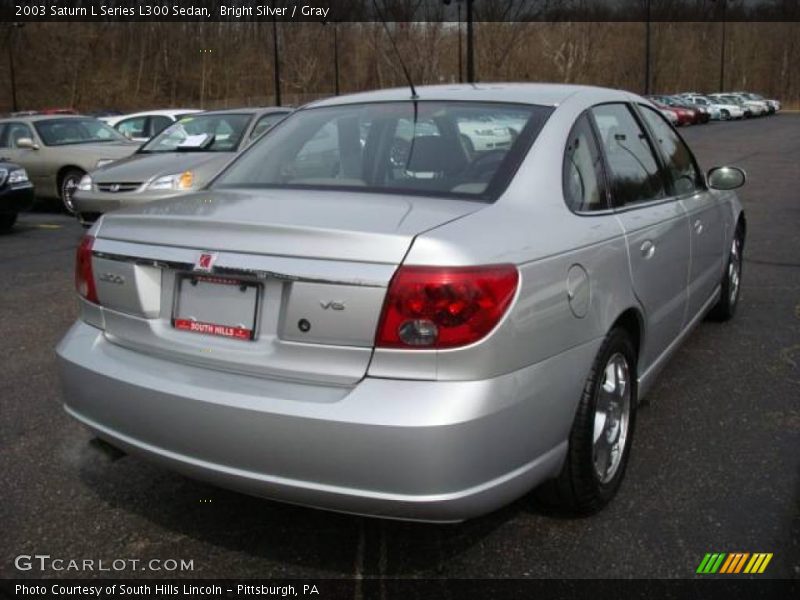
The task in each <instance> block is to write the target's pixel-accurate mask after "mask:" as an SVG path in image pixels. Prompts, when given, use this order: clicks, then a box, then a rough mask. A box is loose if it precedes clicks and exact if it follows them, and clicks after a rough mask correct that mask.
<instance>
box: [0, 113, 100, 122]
mask: <svg viewBox="0 0 800 600" xmlns="http://www.w3.org/2000/svg"><path fill="white" fill-rule="evenodd" d="M51 119H58V120H62V119H94V117H90V116H87V115H25V116H21V117H3V118H2V119H0V122H7V121H14V122H20V121H22V122H23V123H24V122H28V123H34V122H36V121H48V120H51Z"/></svg>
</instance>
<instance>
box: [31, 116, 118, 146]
mask: <svg viewBox="0 0 800 600" xmlns="http://www.w3.org/2000/svg"><path fill="white" fill-rule="evenodd" d="M34 126H35V127H36V131H38V132H39V137H40V138H42V141H43V142H44V144H45V146H66V145H68V144H88V143H97V142H126V141H128V140H127V138H126V137H125V136H123V135H122V134H120V133H118V132H117V131H116V130H114V129H113V128H111V127H109V126H108V125H106V124H105V123H103V122H102V121H98V120H97V119H47V120H45V121H36V122H34Z"/></svg>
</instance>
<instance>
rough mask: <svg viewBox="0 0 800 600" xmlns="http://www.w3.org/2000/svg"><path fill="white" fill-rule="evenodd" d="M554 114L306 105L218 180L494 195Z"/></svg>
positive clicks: (489, 107)
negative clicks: (310, 106)
mask: <svg viewBox="0 0 800 600" xmlns="http://www.w3.org/2000/svg"><path fill="white" fill-rule="evenodd" d="M551 112H552V109H551V108H548V107H543V106H534V105H519V104H504V103H478V102H441V101H417V102H413V101H410V100H409V101H404V102H381V103H369V104H351V105H343V106H330V107H321V108H311V109H305V110H300V111H297V112H295V113H294V114H292V115H291V116H289V117H287V118H286V119H285V120H284V121H282V122H281V123H280V124H279V125H277V126H276V127H275V129H274V130H273V131H272V132H271V133H270V134H269V135H268V136H265V137H263V138H261V139H260V140H259V141H258V142H256V143H255V144H254V145H253V146H252V147H251V148H249V149H248V150H247V151H246V152H245V153H244V154H243V155H242V156H241V157H239V158H238V159H237V160H236V161H234V163H233V164H232V165H231V166H230V167H229V168H228V169H227V170H226V171H225V172H223V174H222V175H221V176H220V177H218V178H217V180H216V181H215V182H214V184H213V186H212V187H215V188H231V187H234V188H289V189H293V188H299V189H336V190H340V189H351V190H353V191H365V192H381V193H398V194H423V195H434V196H445V197H457V198H467V199H474V200H493V199H495V198H496V197H497V196H498V195H499V194H500V193H502V191H503V190H504V189H505V188H506V187H507V185H508V183H509V181H510V180H511V177H513V175H514V173H515V172H516V169H517V167H518V166H519V163H520V162H521V160H522V158H523V157H524V155H525V153H526V152H527V150H528V148H529V147H530V145H531V143H532V142H533V140H534V139H535V138H536V136H537V135H538V133H539V131H540V129H541V127H542V125H543V124H544V122H545V121H546V119H547V117H548V116H549V115H550V113H551Z"/></svg>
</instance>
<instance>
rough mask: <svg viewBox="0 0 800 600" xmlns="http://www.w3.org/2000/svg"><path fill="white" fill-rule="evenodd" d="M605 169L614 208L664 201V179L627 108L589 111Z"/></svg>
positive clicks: (605, 106)
mask: <svg viewBox="0 0 800 600" xmlns="http://www.w3.org/2000/svg"><path fill="white" fill-rule="evenodd" d="M592 115H593V117H594V120H595V123H596V124H597V128H598V131H599V133H600V139H601V144H602V147H603V153H604V155H605V159H606V164H607V166H608V174H609V179H610V181H609V184H610V188H611V196H612V199H613V201H614V205H615V206H628V205H631V204H637V203H641V202H650V201H653V200H659V199H661V198H666V197H667V195H668V194H667V189H666V185H665V179H664V177H663V174H662V173H661V171H660V169H659V165H658V160H657V159H656V155H655V153H654V152H653V148H652V147H651V146H650V141H649V138H648V137H647V134H646V133H645V131H644V129H642V127H641V126H640V125H639V123H638V121H637V120H636V118H635V117H634V115H633V113H632V112H631V109H630V108H629V107H628V106H627V105H626V104H601V105H599V106H595V107H594V108H592Z"/></svg>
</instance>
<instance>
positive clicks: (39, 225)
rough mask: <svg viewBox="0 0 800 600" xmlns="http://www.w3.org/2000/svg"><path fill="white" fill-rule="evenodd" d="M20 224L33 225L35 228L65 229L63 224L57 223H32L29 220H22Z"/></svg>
mask: <svg viewBox="0 0 800 600" xmlns="http://www.w3.org/2000/svg"><path fill="white" fill-rule="evenodd" d="M19 224H20V225H24V226H25V227H33V228H35V229H63V228H64V226H63V225H56V224H55V223H30V222H28V221H20V222H19Z"/></svg>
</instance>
